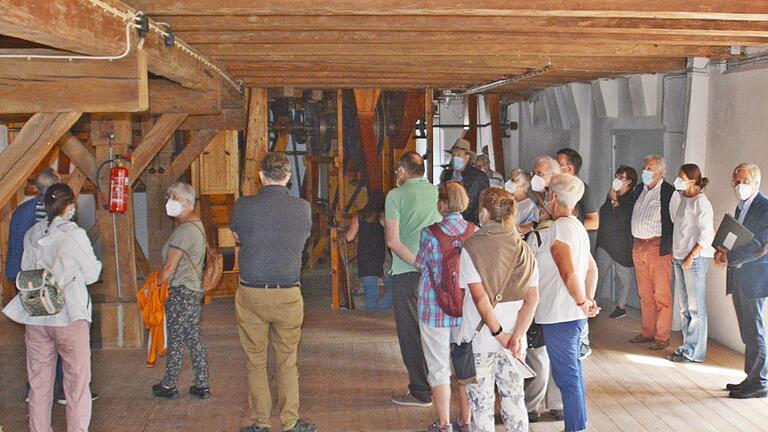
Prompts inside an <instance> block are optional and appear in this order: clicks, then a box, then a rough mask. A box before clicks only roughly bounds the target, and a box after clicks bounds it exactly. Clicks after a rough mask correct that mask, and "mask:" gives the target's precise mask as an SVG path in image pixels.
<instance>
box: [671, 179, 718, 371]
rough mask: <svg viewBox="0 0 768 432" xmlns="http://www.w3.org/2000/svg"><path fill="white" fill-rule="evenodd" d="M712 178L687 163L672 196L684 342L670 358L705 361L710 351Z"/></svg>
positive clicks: (676, 273) (678, 290)
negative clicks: (707, 190) (708, 191)
mask: <svg viewBox="0 0 768 432" xmlns="http://www.w3.org/2000/svg"><path fill="white" fill-rule="evenodd" d="M708 183H709V180H708V179H707V178H706V177H702V175H701V170H700V169H699V167H698V166H697V165H695V164H685V165H683V166H682V167H681V168H680V173H679V174H678V177H677V178H676V179H675V189H677V190H678V191H679V192H680V194H679V195H678V196H676V197H674V199H673V200H672V203H671V205H670V207H671V208H670V215H671V216H672V221H673V222H674V224H675V228H674V231H673V234H672V258H673V259H674V261H673V264H674V268H675V291H676V292H677V293H678V295H679V301H680V318H681V323H682V332H683V344H682V345H680V346H679V347H677V349H676V350H675V352H674V353H672V354H670V355H668V356H667V359H669V360H671V361H673V362H678V363H685V362H692V361H693V362H703V361H704V359H705V358H706V355H707V301H706V291H707V289H706V288H707V271H708V270H709V265H710V263H711V262H712V257H714V256H715V250H714V249H713V248H712V240H713V239H714V237H715V229H714V221H713V217H714V216H713V214H714V213H713V211H712V204H711V203H710V202H709V200H708V199H707V197H706V195H704V188H706V187H707V184H708Z"/></svg>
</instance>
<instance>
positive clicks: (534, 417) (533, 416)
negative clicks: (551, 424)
mask: <svg viewBox="0 0 768 432" xmlns="http://www.w3.org/2000/svg"><path fill="white" fill-rule="evenodd" d="M539 420H541V415H540V414H539V412H538V411H531V412H529V413H528V423H538V422H539Z"/></svg>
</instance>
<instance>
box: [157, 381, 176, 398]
mask: <svg viewBox="0 0 768 432" xmlns="http://www.w3.org/2000/svg"><path fill="white" fill-rule="evenodd" d="M152 394H154V395H155V397H156V398H159V399H178V398H179V392H178V391H176V387H174V388H168V387H166V386H164V385H162V384H155V385H153V386H152Z"/></svg>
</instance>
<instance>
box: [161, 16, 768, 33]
mask: <svg viewBox="0 0 768 432" xmlns="http://www.w3.org/2000/svg"><path fill="white" fill-rule="evenodd" d="M163 20H164V21H167V22H169V23H170V24H171V25H172V26H173V28H174V31H176V32H179V33H180V34H184V33H187V32H194V31H199V32H221V31H225V32H238V31H260V30H262V31H291V32H301V31H338V30H340V31H370V30H371V29H376V31H377V32H385V31H390V32H403V31H419V32H459V33H471V32H503V33H506V34H513V33H547V34H555V33H613V34H621V33H645V34H658V35H699V36H738V37H766V36H768V23H767V22H761V21H757V22H753V21H713V20H668V19H657V18H649V19H645V18H583V17H582V18H573V17H514V16H513V17H508V16H504V17H499V16H482V17H473V16H460V17H456V16H445V17H439V18H435V17H428V16H357V15H351V16H312V15H305V16H215V15H209V16H191V15H183V16H166V17H163Z"/></svg>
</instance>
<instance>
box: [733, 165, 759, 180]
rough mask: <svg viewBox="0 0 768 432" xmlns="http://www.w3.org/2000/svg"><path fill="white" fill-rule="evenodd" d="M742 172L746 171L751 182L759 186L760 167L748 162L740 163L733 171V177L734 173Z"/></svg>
mask: <svg viewBox="0 0 768 432" xmlns="http://www.w3.org/2000/svg"><path fill="white" fill-rule="evenodd" d="M742 170H748V171H749V175H750V177H752V180H753V181H754V182H755V183H757V184H760V181H761V180H762V175H761V174H760V167H759V166H757V165H755V164H753V163H749V162H742V163H740V164H738V165H737V166H736V168H734V169H733V177H735V176H736V173H737V172H739V171H742Z"/></svg>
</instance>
